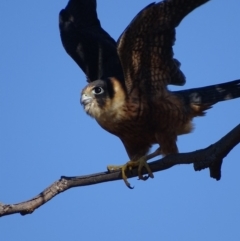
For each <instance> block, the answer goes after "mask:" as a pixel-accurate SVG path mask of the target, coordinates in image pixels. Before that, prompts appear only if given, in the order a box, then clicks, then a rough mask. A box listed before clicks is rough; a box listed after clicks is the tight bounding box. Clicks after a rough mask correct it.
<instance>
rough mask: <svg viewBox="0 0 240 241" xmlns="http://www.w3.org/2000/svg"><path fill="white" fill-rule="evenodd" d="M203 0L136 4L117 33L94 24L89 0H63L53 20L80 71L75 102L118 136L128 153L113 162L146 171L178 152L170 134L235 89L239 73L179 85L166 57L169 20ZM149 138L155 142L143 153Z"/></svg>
mask: <svg viewBox="0 0 240 241" xmlns="http://www.w3.org/2000/svg"><path fill="white" fill-rule="evenodd" d="M206 2H208V0H163V1H162V2H158V3H151V4H149V5H148V6H146V7H145V8H144V9H142V10H141V11H140V12H139V13H138V14H137V15H136V16H135V18H134V19H133V20H132V21H131V23H130V24H129V25H128V26H127V28H126V29H125V30H124V31H123V33H122V34H121V36H120V37H119V39H118V41H117V42H115V40H113V39H112V38H111V36H110V35H109V34H108V33H107V32H106V31H104V29H102V27H101V24H100V21H99V20H98V17H97V13H96V0H70V1H69V3H68V4H67V6H66V8H65V9H63V10H61V12H60V15H59V16H60V17H59V27H60V34H61V40H62V43H63V46H64V48H65V50H66V52H67V53H68V54H69V55H70V56H71V57H72V58H73V60H74V61H75V62H76V63H77V64H78V65H79V67H80V68H81V69H82V70H83V72H84V73H85V74H86V76H87V80H88V82H89V84H88V85H87V86H86V87H85V88H84V89H83V90H82V94H81V103H82V105H83V106H84V109H85V111H86V113H87V114H89V115H90V116H92V117H93V118H95V119H96V121H97V122H98V123H99V125H100V126H101V127H102V128H104V129H105V130H107V131H108V132H110V133H112V134H114V135H116V136H118V137H119V138H120V139H121V141H122V143H123V145H124V147H125V149H126V151H127V154H128V156H129V159H130V161H128V162H127V163H126V164H125V165H123V166H120V167H119V166H109V167H108V170H109V171H111V170H116V169H119V168H121V170H122V177H123V180H124V181H125V183H126V185H127V186H128V187H129V188H131V186H130V184H129V182H128V181H127V176H126V171H127V170H128V169H131V168H133V167H138V176H139V178H140V179H142V180H146V179H147V177H145V176H143V175H142V174H141V172H142V168H143V167H145V168H146V169H147V171H148V177H153V174H152V172H151V169H150V168H149V166H148V164H147V161H148V160H149V159H151V158H153V157H155V156H158V155H168V154H174V153H178V148H177V145H176V141H177V136H178V135H182V134H187V133H190V132H191V131H192V119H193V118H194V117H197V116H203V115H204V114H205V111H206V110H207V109H209V108H211V106H212V105H213V104H215V103H217V102H219V101H224V100H228V99H232V98H237V97H240V80H236V81H232V82H228V83H224V84H219V85H212V86H207V87H202V88H196V89H188V90H183V91H170V90H168V88H167V86H168V85H184V83H185V76H184V74H183V73H182V71H181V70H180V63H179V61H178V60H176V59H174V58H173V49H172V47H173V44H174V42H175V28H176V27H177V26H178V25H179V24H180V22H181V21H182V19H183V18H184V17H185V16H186V15H187V14H189V13H190V12H191V11H193V10H194V9H196V8H197V7H199V6H200V5H202V4H204V3H206ZM153 144H159V148H158V149H157V150H156V151H154V152H153V153H150V154H148V151H149V149H150V147H151V146H152V145H153Z"/></svg>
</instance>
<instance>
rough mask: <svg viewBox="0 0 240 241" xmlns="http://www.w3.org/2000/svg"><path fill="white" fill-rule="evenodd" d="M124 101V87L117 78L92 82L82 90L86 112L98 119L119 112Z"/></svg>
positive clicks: (82, 102)
mask: <svg viewBox="0 0 240 241" xmlns="http://www.w3.org/2000/svg"><path fill="white" fill-rule="evenodd" d="M124 101H125V92H124V89H123V88H122V86H121V83H120V82H119V81H118V80H117V79H115V78H107V79H104V80H95V81H93V82H91V83H90V84H88V85H87V86H86V87H85V88H84V89H83V90H82V94H81V99H80V102H81V104H82V105H83V107H84V110H85V111H86V113H87V114H89V115H90V116H92V117H93V118H95V119H97V120H99V119H100V118H101V117H103V116H105V117H107V116H110V115H112V114H115V113H117V112H118V111H119V108H120V107H121V106H122V104H123V103H124Z"/></svg>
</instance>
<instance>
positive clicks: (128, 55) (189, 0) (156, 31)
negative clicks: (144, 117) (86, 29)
mask: <svg viewBox="0 0 240 241" xmlns="http://www.w3.org/2000/svg"><path fill="white" fill-rule="evenodd" d="M207 1H208V0H164V1H162V2H159V3H152V4H149V5H148V6H147V7H145V8H144V9H143V10H141V11H140V12H139V13H138V14H137V15H136V17H135V18H134V19H133V20H132V22H131V23H130V24H129V26H128V27H127V28H126V29H125V31H124V32H123V34H122V35H121V37H120V38H119V40H118V54H119V57H120V60H121V63H122V67H123V71H124V78H125V84H126V87H127V90H128V92H131V91H132V90H133V89H137V88H140V89H142V91H144V90H146V89H147V91H148V93H150V94H151V93H154V92H156V91H161V88H164V87H165V86H166V85H168V84H174V85H183V84H184V83H185V76H184V74H183V73H182V72H181V70H180V69H179V66H180V63H179V62H178V61H177V60H175V59H174V58H173V49H172V46H173V45H174V42H175V28H176V27H177V26H178V25H179V23H180V22H181V20H182V19H183V18H184V17H185V16H186V15H187V14H188V13H190V12H191V11H193V10H194V9H195V8H197V7H198V6H200V5H202V4H204V3H206V2H207Z"/></svg>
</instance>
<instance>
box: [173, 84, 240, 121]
mask: <svg viewBox="0 0 240 241" xmlns="http://www.w3.org/2000/svg"><path fill="white" fill-rule="evenodd" d="M173 93H174V94H175V95H177V96H178V97H180V98H181V99H182V101H183V102H184V103H185V104H186V106H190V107H191V110H192V111H193V117H194V116H203V115H204V114H205V112H204V111H205V110H207V109H210V108H211V107H212V105H214V104H216V103H218V102H220V101H225V100H231V99H235V98H239V97H240V79H238V80H234V81H230V82H226V83H222V84H217V85H210V86H206V87H200V88H194V89H188V90H182V91H173Z"/></svg>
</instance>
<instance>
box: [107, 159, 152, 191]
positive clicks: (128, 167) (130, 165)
mask: <svg viewBox="0 0 240 241" xmlns="http://www.w3.org/2000/svg"><path fill="white" fill-rule="evenodd" d="M134 167H138V177H139V179H141V180H144V181H146V180H147V179H148V178H149V177H151V178H153V177H154V176H153V173H152V171H151V169H150V167H149V165H148V163H147V160H146V158H145V157H142V158H140V159H139V160H137V161H129V162H127V163H126V164H125V165H122V166H108V167H107V169H108V171H109V172H111V171H118V170H121V171H122V178H123V181H124V182H125V184H126V186H127V187H128V188H130V189H133V187H132V186H131V185H130V183H129V182H128V180H127V176H126V171H128V170H130V171H131V170H132V168H134ZM143 167H145V168H146V169H147V172H148V176H143V175H142V169H143Z"/></svg>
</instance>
